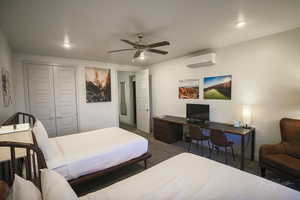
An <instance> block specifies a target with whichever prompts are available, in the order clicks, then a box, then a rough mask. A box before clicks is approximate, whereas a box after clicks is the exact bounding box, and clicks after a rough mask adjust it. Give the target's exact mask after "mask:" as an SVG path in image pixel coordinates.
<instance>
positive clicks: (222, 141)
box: [210, 130, 235, 164]
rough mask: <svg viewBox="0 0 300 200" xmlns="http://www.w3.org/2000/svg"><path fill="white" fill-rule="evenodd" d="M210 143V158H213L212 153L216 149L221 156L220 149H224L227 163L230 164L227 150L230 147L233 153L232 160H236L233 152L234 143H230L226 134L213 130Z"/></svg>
mask: <svg viewBox="0 0 300 200" xmlns="http://www.w3.org/2000/svg"><path fill="white" fill-rule="evenodd" d="M210 141H211V143H212V148H211V151H210V156H211V154H212V151H213V150H214V149H216V150H217V153H218V154H219V152H220V148H221V147H224V149H225V163H226V164H227V163H228V159H227V148H228V147H230V148H231V152H232V158H233V160H235V156H234V151H233V145H234V142H232V141H229V140H228V139H227V137H226V135H225V133H224V132H222V131H220V130H211V132H210Z"/></svg>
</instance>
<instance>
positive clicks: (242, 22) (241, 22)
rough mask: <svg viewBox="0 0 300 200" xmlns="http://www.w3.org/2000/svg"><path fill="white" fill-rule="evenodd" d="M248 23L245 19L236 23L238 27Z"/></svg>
mask: <svg viewBox="0 0 300 200" xmlns="http://www.w3.org/2000/svg"><path fill="white" fill-rule="evenodd" d="M245 25H246V22H245V21H238V22H237V23H236V25H235V26H236V27H237V28H242V27H244V26H245Z"/></svg>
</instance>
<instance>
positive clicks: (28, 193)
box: [8, 174, 42, 200]
mask: <svg viewBox="0 0 300 200" xmlns="http://www.w3.org/2000/svg"><path fill="white" fill-rule="evenodd" d="M8 199H11V200H42V195H41V192H40V191H39V189H38V188H37V187H36V186H35V185H34V184H33V183H32V182H30V181H27V180H25V179H23V178H21V177H20V176H18V175H16V174H15V180H14V183H13V186H12V191H11V194H10V196H9V198H8Z"/></svg>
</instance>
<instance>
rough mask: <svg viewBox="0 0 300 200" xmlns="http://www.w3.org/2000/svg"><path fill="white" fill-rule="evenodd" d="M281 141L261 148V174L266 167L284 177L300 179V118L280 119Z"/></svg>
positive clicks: (264, 171) (263, 174) (263, 173)
mask: <svg viewBox="0 0 300 200" xmlns="http://www.w3.org/2000/svg"><path fill="white" fill-rule="evenodd" d="M280 131H281V142H280V143H279V144H265V145H262V146H261V147H260V149H259V164H260V167H261V175H262V176H263V177H265V175H266V169H268V170H271V171H273V172H275V173H277V174H279V175H280V176H282V177H286V178H289V179H292V180H295V179H296V180H300V120H297V119H289V118H283V119H281V120H280Z"/></svg>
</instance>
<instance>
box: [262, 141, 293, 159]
mask: <svg viewBox="0 0 300 200" xmlns="http://www.w3.org/2000/svg"><path fill="white" fill-rule="evenodd" d="M286 153H287V152H286V149H285V146H284V144H283V143H280V144H264V145H262V146H261V147H260V148H259V157H260V158H262V157H264V156H266V155H270V154H286Z"/></svg>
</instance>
